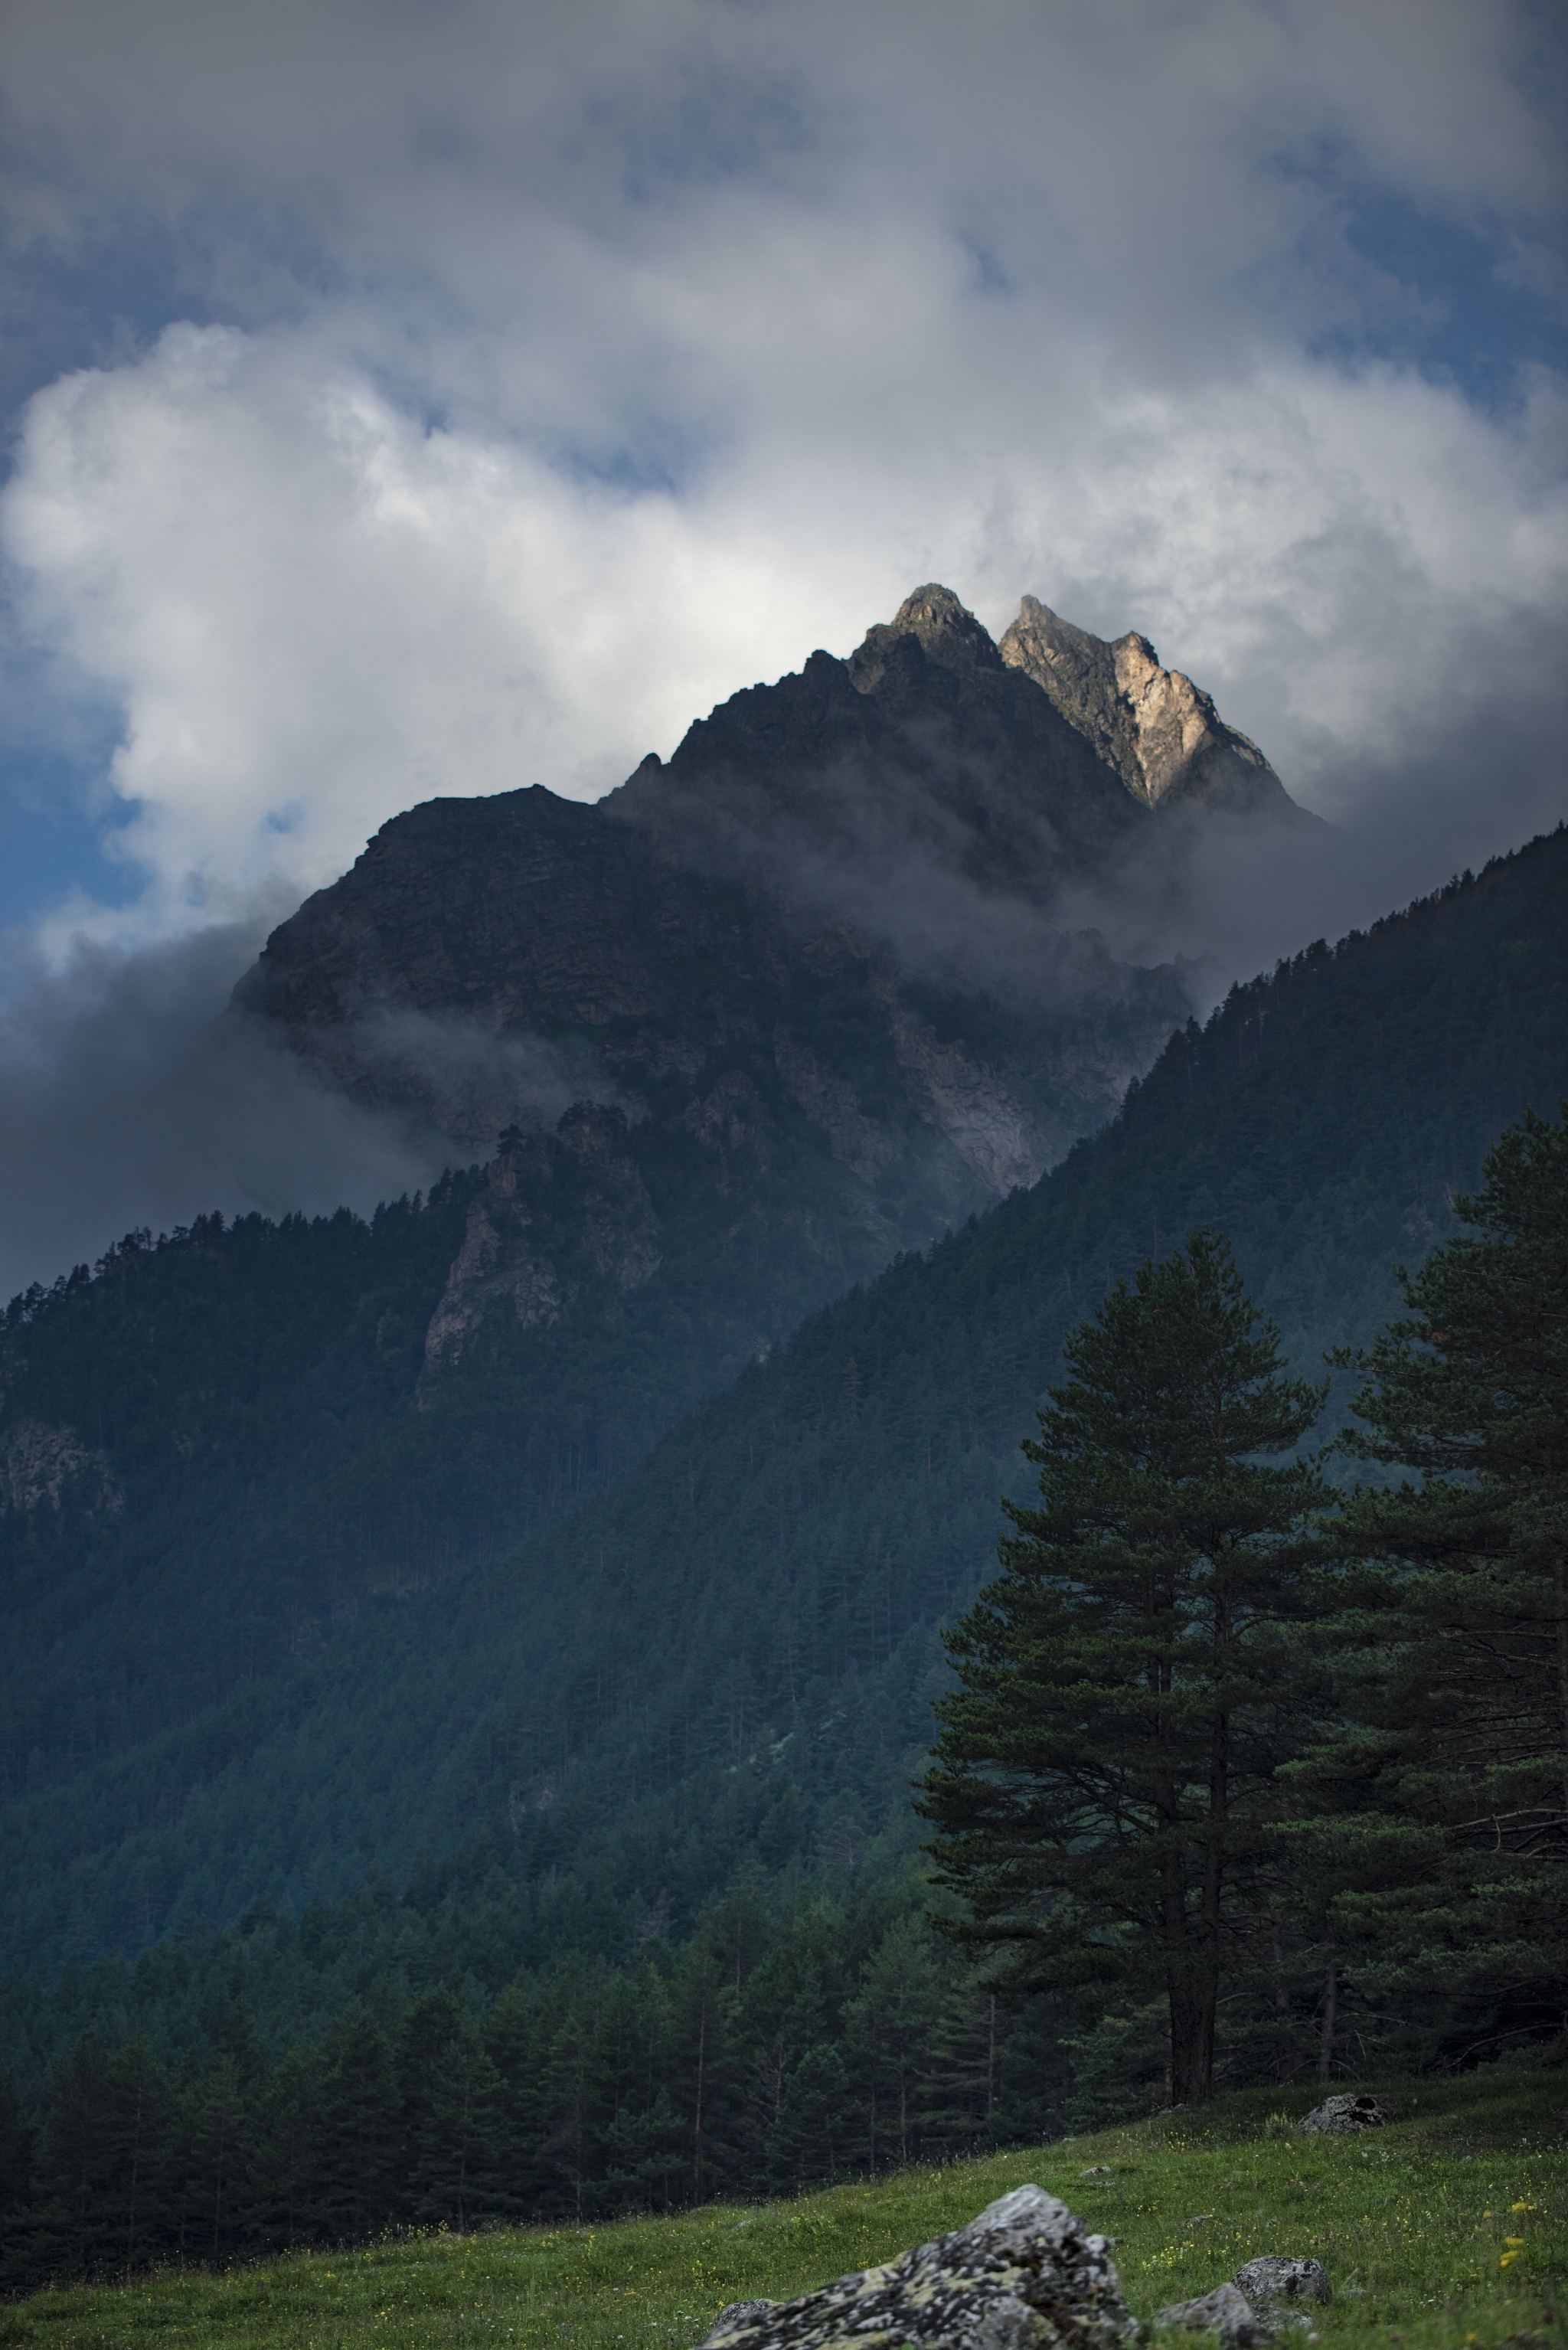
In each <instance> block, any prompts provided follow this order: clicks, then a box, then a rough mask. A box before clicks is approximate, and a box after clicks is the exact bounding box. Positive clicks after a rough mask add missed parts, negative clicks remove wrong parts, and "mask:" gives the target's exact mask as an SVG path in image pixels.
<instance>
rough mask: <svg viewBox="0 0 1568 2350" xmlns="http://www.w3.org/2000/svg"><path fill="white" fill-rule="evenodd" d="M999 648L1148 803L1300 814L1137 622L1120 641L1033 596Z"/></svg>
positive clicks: (1247, 745) (1264, 765)
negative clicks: (1163, 662) (1165, 665)
mask: <svg viewBox="0 0 1568 2350" xmlns="http://www.w3.org/2000/svg"><path fill="white" fill-rule="evenodd" d="M911 601H913V598H911ZM999 651H1000V657H1001V659H1002V660H1003V661H1004V662H1005V663H1006V664H1007V666H1008V667H1009V668H1010V669H1016V670H1022V671H1023V674H1024V676H1025V677H1031V678H1033V681H1034V682H1035V684H1036V685H1038V686H1040V687H1042V688H1043V689H1044V691H1045V693H1046V694H1047V695H1048V696H1049V697H1050V699H1051V701H1052V702H1053V703H1054V705H1055V707H1056V709H1057V710H1058V711H1059V712H1061V714H1062V716H1063V717H1064V719H1065V720H1066V721H1067V723H1068V724H1069V725H1070V726H1073V727H1075V728H1076V729H1077V731H1078V733H1080V734H1082V735H1083V736H1084V737H1085V740H1086V741H1088V742H1090V743H1093V745H1094V747H1095V749H1096V752H1097V753H1098V754H1099V756H1100V757H1101V758H1102V759H1103V760H1104V761H1105V763H1106V765H1107V766H1108V767H1111V768H1114V769H1115V771H1116V774H1117V775H1119V776H1120V777H1121V779H1122V781H1123V783H1124V784H1125V785H1127V790H1128V791H1129V792H1130V793H1131V794H1132V795H1133V797H1134V798H1135V799H1137V800H1142V801H1143V803H1144V804H1145V806H1148V807H1156V806H1160V805H1161V804H1162V803H1164V802H1166V801H1171V802H1175V801H1178V800H1198V801H1202V802H1204V803H1205V804H1207V805H1209V806H1215V807H1224V808H1229V809H1232V810H1235V811H1238V812H1241V811H1247V812H1251V811H1253V810H1259V811H1261V810H1263V809H1269V810H1272V811H1274V812H1276V813H1278V814H1280V815H1285V814H1287V813H1293V814H1295V815H1296V816H1301V815H1302V811H1301V810H1300V809H1298V808H1296V806H1295V803H1294V802H1293V800H1292V799H1291V798H1290V796H1289V795H1288V794H1287V792H1286V790H1285V787H1284V785H1282V783H1281V781H1280V779H1279V777H1278V776H1277V775H1275V773H1274V771H1273V769H1272V767H1271V766H1270V764H1269V763H1268V761H1267V759H1266V758H1265V757H1264V756H1263V754H1262V751H1260V750H1259V748H1258V746H1257V744H1256V743H1252V742H1250V741H1249V740H1248V738H1247V736H1246V735H1245V734H1241V733H1238V732H1237V730H1236V728H1235V727H1233V726H1228V725H1227V724H1226V723H1225V721H1224V720H1223V719H1222V718H1221V717H1220V713H1219V712H1218V711H1217V710H1216V709H1215V707H1214V702H1213V698H1212V696H1211V695H1210V694H1207V693H1205V692H1204V691H1203V689H1202V687H1201V686H1198V685H1194V684H1193V682H1192V680H1191V679H1190V678H1189V677H1187V676H1184V675H1183V673H1182V671H1180V670H1168V669H1162V668H1161V667H1160V664H1159V657H1158V654H1157V653H1156V651H1155V649H1154V647H1153V646H1152V645H1151V644H1150V642H1149V640H1148V639H1147V637H1143V636H1139V635H1138V633H1137V630H1136V629H1128V630H1127V634H1126V635H1125V636H1120V637H1117V638H1116V639H1115V640H1114V641H1111V640H1107V639H1106V638H1104V637H1096V636H1091V634H1090V633H1089V631H1088V630H1087V629H1078V628H1075V627H1074V625H1073V623H1072V621H1071V620H1064V619H1063V618H1062V617H1061V615H1060V613H1058V612H1054V611H1053V610H1052V609H1051V607H1050V606H1049V604H1043V603H1042V602H1041V601H1040V599H1039V598H1038V597H1036V596H1025V597H1024V598H1023V602H1022V603H1021V604H1020V606H1019V608H1018V618H1017V619H1016V620H1014V621H1013V623H1012V627H1011V628H1010V629H1008V630H1007V633H1006V634H1005V636H1004V637H1003V638H1002V643H1001V646H1000V648H999Z"/></svg>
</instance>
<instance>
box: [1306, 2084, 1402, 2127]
mask: <svg viewBox="0 0 1568 2350" xmlns="http://www.w3.org/2000/svg"><path fill="white" fill-rule="evenodd" d="M1393 2118H1394V2112H1393V2108H1392V2106H1387V2105H1386V2104H1385V2103H1384V2101H1383V2099H1382V2098H1381V2097H1374V2096H1370V2095H1368V2094H1367V2092H1366V2090H1365V2089H1347V2090H1345V2092H1344V2093H1343V2094H1342V2095H1339V2096H1337V2097H1325V2098H1324V2101H1323V2103H1322V2105H1321V2106H1314V2107H1313V2109H1312V2111H1311V2113H1310V2114H1308V2115H1307V2116H1306V2118H1305V2120H1304V2121H1303V2124H1302V2127H1303V2129H1304V2130H1305V2131H1306V2132H1307V2133H1308V2134H1309V2136H1311V2137H1348V2136H1349V2135H1350V2133H1351V2132H1352V2131H1353V2130H1365V2129H1381V2128H1382V2127H1383V2125H1384V2124H1385V2122H1389V2121H1392V2120H1393Z"/></svg>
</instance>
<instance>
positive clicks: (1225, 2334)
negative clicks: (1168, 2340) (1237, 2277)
mask: <svg viewBox="0 0 1568 2350" xmlns="http://www.w3.org/2000/svg"><path fill="white" fill-rule="evenodd" d="M1154 2322H1155V2324H1157V2325H1168V2326H1171V2327H1179V2328H1180V2329H1181V2331H1182V2332H1183V2333H1187V2334H1216V2335H1218V2337H1219V2340H1220V2344H1221V2345H1223V2350H1264V2345H1266V2344H1268V2343H1271V2342H1272V2340H1273V2338H1274V2334H1273V2328H1272V2326H1271V2325H1270V2324H1268V2323H1267V2322H1266V2320H1265V2319H1263V2318H1262V2317H1260V2316H1259V2314H1258V2313H1257V2311H1256V2310H1255V2309H1254V2308H1253V2307H1252V2304H1251V2302H1250V2301H1249V2300H1248V2299H1247V2296H1246V2294H1245V2293H1241V2292H1239V2291H1238V2289H1237V2287H1236V2286H1235V2285H1233V2284H1217V2285H1216V2286H1215V2288H1214V2290H1213V2292H1212V2293H1199V2295H1198V2296H1197V2297H1196V2299H1194V2300H1192V2301H1176V2302H1172V2303H1171V2304H1170V2307H1169V2308H1168V2309H1161V2310H1158V2311H1157V2312H1156V2314H1155V2320H1154Z"/></svg>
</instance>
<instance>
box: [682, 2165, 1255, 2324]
mask: <svg viewBox="0 0 1568 2350" xmlns="http://www.w3.org/2000/svg"><path fill="white" fill-rule="evenodd" d="M1110 2249H1111V2248H1110V2245H1109V2243H1108V2242H1107V2241H1106V2238H1105V2237H1104V2236H1091V2235H1090V2234H1088V2233H1087V2231H1086V2230H1085V2228H1084V2226H1083V2224H1082V2222H1081V2221H1080V2220H1076V2219H1075V2217H1074V2216H1073V2214H1072V2212H1071V2211H1069V2210H1068V2209H1067V2207H1066V2205H1065V2204H1064V2203H1059V2202H1058V2201H1057V2200H1056V2198H1055V2197H1054V2195H1047V2194H1046V2193H1045V2191H1044V2189H1043V2188H1039V2187H1015V2188H1014V2189H1013V2190H1012V2194H1011V2195H1003V2196H1002V2198H1001V2199H1000V2200H999V2201H997V2202H995V2203H988V2204H987V2206H986V2208H985V2210H983V2211H982V2212H981V2214H980V2216H979V2218H978V2219H974V2220H971V2221H970V2223H969V2225H968V2227H966V2228H958V2229H955V2230H954V2231H953V2233H952V2234H951V2235H950V2236H938V2237H937V2238H936V2240H935V2241H934V2242H932V2243H929V2244H917V2245H916V2246H915V2248H914V2250H913V2251H909V2252H900V2253H899V2255H898V2259H897V2260H893V2261H888V2262H887V2263H886V2264H885V2265H884V2266H883V2267H881V2268H875V2269H861V2270H858V2271H857V2272H856V2273H855V2274H854V2275H852V2276H845V2277H839V2278H838V2279H837V2280H836V2282H835V2283H833V2284H826V2285H824V2286H823V2287H822V2289H821V2291H820V2292H818V2293H805V2294H804V2295H803V2296H802V2297H801V2299H800V2300H799V2301H781V2302H755V2301H741V2302H732V2303H731V2305H730V2307H729V2308H728V2309H726V2310H725V2311H724V2312H723V2313H722V2315H721V2316H720V2318H719V2320H718V2323H717V2324H715V2325H714V2326H713V2328H712V2329H711V2332H710V2333H709V2334H707V2335H706V2336H705V2338H704V2340H703V2342H702V2344H701V2350H834V2345H844V2350H848V2345H854V2350H903V2345H905V2344H906V2343H911V2344H914V2345H917V2350H1122V2345H1129V2350H1130V2345H1131V2344H1132V2342H1133V2340H1134V2339H1135V2337H1136V2335H1137V2320H1136V2319H1135V2318H1134V2317H1133V2315H1132V2314H1131V2312H1130V2311H1129V2310H1128V2308H1127V2304H1126V2303H1125V2302H1124V2301H1123V2299H1122V2296H1121V2288H1120V2286H1119V2285H1118V2283H1117V2282H1116V2270H1115V2269H1114V2267H1113V2266H1112V2264H1111V2259H1110ZM1239 2298H1240V2295H1238V2299H1239ZM1239 2350H1245V2345H1240V2346H1239Z"/></svg>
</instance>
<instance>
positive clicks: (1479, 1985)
mask: <svg viewBox="0 0 1568 2350" xmlns="http://www.w3.org/2000/svg"><path fill="white" fill-rule="evenodd" d="M1484 1178H1485V1180H1484V1183H1483V1187H1482V1189H1481V1190H1480V1191H1479V1192H1478V1193H1477V1194H1476V1195H1475V1196H1474V1197H1473V1198H1468V1199H1459V1200H1458V1201H1456V1202H1455V1208H1456V1211H1457V1213H1458V1214H1459V1217H1460V1219H1461V1221H1462V1222H1465V1223H1466V1224H1468V1225H1469V1226H1470V1227H1471V1228H1472V1229H1471V1230H1470V1231H1469V1232H1465V1233H1461V1234H1460V1235H1459V1238H1457V1239H1455V1240H1452V1241H1449V1242H1448V1243H1446V1244H1445V1245H1443V1246H1442V1247H1440V1248H1436V1249H1434V1250H1433V1251H1432V1252H1431V1253H1430V1254H1429V1255H1428V1258H1427V1259H1426V1261H1425V1263H1423V1264H1422V1266H1421V1267H1420V1269H1419V1271H1418V1273H1417V1274H1416V1276H1415V1278H1414V1280H1407V1281H1406V1285H1405V1295H1406V1301H1407V1305H1408V1307H1409V1313H1408V1315H1407V1317H1406V1318H1405V1319H1403V1320H1401V1321H1398V1322H1396V1323H1395V1324H1393V1325H1392V1326H1390V1327H1389V1329H1388V1330H1387V1331H1386V1332H1385V1334H1384V1335H1383V1336H1381V1337H1380V1338H1378V1339H1377V1340H1376V1343H1375V1345H1374V1346H1373V1347H1372V1348H1371V1350H1370V1351H1369V1352H1368V1353H1366V1354H1362V1355H1356V1356H1354V1357H1342V1358H1340V1359H1342V1360H1344V1361H1346V1362H1349V1363H1352V1364H1354V1365H1355V1367H1357V1368H1359V1369H1360V1370H1361V1371H1362V1372H1363V1373H1364V1374H1365V1375H1366V1378H1365V1384H1364V1386H1363V1387H1362V1388H1361V1390H1360V1392H1359V1394H1358V1395H1357V1396H1356V1398H1355V1410H1356V1413H1357V1415H1358V1416H1359V1418H1360V1419H1361V1420H1362V1421H1363V1423H1364V1425H1363V1427H1362V1428H1361V1429H1359V1430H1351V1431H1349V1432H1348V1433H1347V1434H1346V1435H1345V1437H1343V1438H1342V1439H1341V1443H1342V1445H1343V1446H1344V1447H1345V1450H1347V1451H1350V1452H1352V1453H1353V1454H1354V1455H1355V1456H1357V1457H1359V1458H1360V1459H1362V1460H1363V1461H1370V1462H1376V1463H1377V1464H1379V1465H1382V1466H1394V1467H1403V1468H1405V1469H1407V1470H1413V1471H1416V1472H1417V1478H1416V1479H1412V1478H1408V1477H1407V1478H1406V1479H1405V1480H1404V1481H1402V1482H1400V1483H1398V1484H1397V1485H1392V1486H1390V1485H1385V1486H1383V1487H1380V1488H1378V1487H1374V1488H1372V1489H1371V1490H1368V1491H1364V1492H1357V1493H1355V1495H1353V1496H1352V1497H1351V1499H1350V1501H1349V1503H1347V1505H1346V1507H1345V1510H1344V1512H1343V1513H1342V1514H1341V1516H1340V1518H1339V1519H1338V1521H1337V1522H1336V1523H1334V1525H1333V1526H1332V1527H1331V1528H1330V1529H1329V1534H1328V1547H1329V1550H1330V1554H1331V1556H1332V1558H1333V1560H1334V1563H1335V1565H1336V1567H1337V1571H1338V1575H1339V1577H1340V1582H1341V1593H1340V1602H1341V1605H1340V1615H1339V1618H1338V1621H1337V1623H1336V1624H1335V1626H1334V1645H1335V1647H1336V1648H1338V1650H1339V1652H1340V1655H1341V1658H1342V1666H1341V1673H1340V1682H1341V1711H1342V1713H1343V1716H1344V1722H1343V1726H1342V1727H1341V1728H1340V1729H1339V1731H1337V1732H1336V1733H1335V1734H1334V1736H1333V1737H1331V1738H1328V1739H1325V1740H1324V1741H1322V1742H1320V1743H1319V1744H1318V1745H1317V1746H1316V1747H1315V1748H1314V1750H1313V1751H1312V1752H1311V1753H1310V1754H1309V1755H1308V1756H1307V1758H1306V1759H1305V1761H1304V1762H1303V1764H1302V1765H1300V1766H1299V1768H1298V1770H1297V1772H1296V1773H1293V1775H1294V1776H1295V1777H1296V1778H1297V1779H1298V1781H1299V1783H1300V1785H1301V1788H1302V1792H1303V1801H1304V1803H1305V1805H1306V1817H1305V1818H1304V1819H1303V1823H1302V1825H1301V1828H1300V1830H1299V1831H1298V1834H1299V1839H1300V1842H1301V1844H1302V1846H1303V1849H1304V1853H1305V1854H1306V1855H1309V1856H1311V1857H1312V1859H1313V1861H1314V1866H1315V1874H1316V1876H1317V1877H1318V1878H1319V1880H1320V1881H1323V1882H1325V1883H1327V1884H1329V1885H1330V1886H1332V1887H1334V1888H1336V1890H1335V1891H1334V1898H1333V1902H1332V1908H1333V1911H1334V1916H1335V1918H1336V1919H1337V1922H1338V1927H1339V1931H1340V1938H1341V1939H1342V1942H1343V1944H1344V1946H1345V1950H1346V1952H1347V1959H1348V1962H1349V1963H1350V1964H1351V1965H1352V1967H1353V1968H1355V1969H1356V1970H1358V1971H1359V1973H1360V1975H1361V1977H1362V1979H1363V1981H1365V1982H1366V1984H1367V1985H1368V1986H1377V1987H1381V1988H1382V1989H1384V1990H1389V1989H1393V1990H1396V1991H1398V1990H1400V1989H1401V1988H1404V1989H1412V1990H1414V1989H1419V1990H1420V1991H1422V1992H1423V1993H1426V1994H1429V1993H1430V1992H1432V1991H1439V1992H1440V1993H1441V1994H1443V1995H1446V1996H1449V1997H1450V1998H1452V1999H1453V2000H1454V2002H1455V2011H1454V2028H1455V2030H1456V2031H1459V2032H1461V2033H1464V2034H1466V2035H1467V2036H1468V2039H1469V2042H1470V2043H1478V2044H1479V2043H1487V2042H1490V2043H1498V2042H1500V2041H1501V2040H1504V2039H1506V2038H1507V2037H1508V2036H1509V2035H1510V2034H1511V2033H1515V2032H1525V2033H1530V2032H1533V2031H1535V2030H1537V2029H1539V2028H1540V2026H1541V2024H1542V2022H1544V2021H1547V2020H1549V2019H1550V2018H1551V2017H1552V2015H1553V2014H1554V2013H1556V2012H1558V2010H1559V2009H1560V2007H1561V2002H1562V1996H1563V1988H1564V1984H1565V1982H1568V1962H1565V1960H1564V1956H1563V1953H1564V1951H1565V1950H1568V1909H1565V1901H1564V1895H1565V1891H1568V1869H1565V1867H1564V1863H1568V1116H1561V1115H1560V1116H1559V1118H1557V1119H1556V1120H1555V1121H1549V1120H1547V1119H1544V1118H1540V1117H1538V1116H1536V1115H1535V1114H1533V1113H1527V1114H1526V1115H1525V1117H1524V1118H1523V1119H1522V1120H1521V1122H1520V1123H1519V1124H1518V1125H1517V1126H1514V1127H1511V1128H1509V1129H1508V1131H1507V1132H1506V1133H1505V1134H1504V1135H1503V1136H1502V1137H1501V1139H1500V1140H1499V1141H1498V1143H1497V1144H1496V1146H1495V1147H1494V1149H1492V1150H1491V1151H1490V1153H1489V1154H1488V1157H1487V1159H1486V1162H1485V1169H1484ZM1401 1278H1404V1276H1403V1275H1402V1276H1401Z"/></svg>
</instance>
